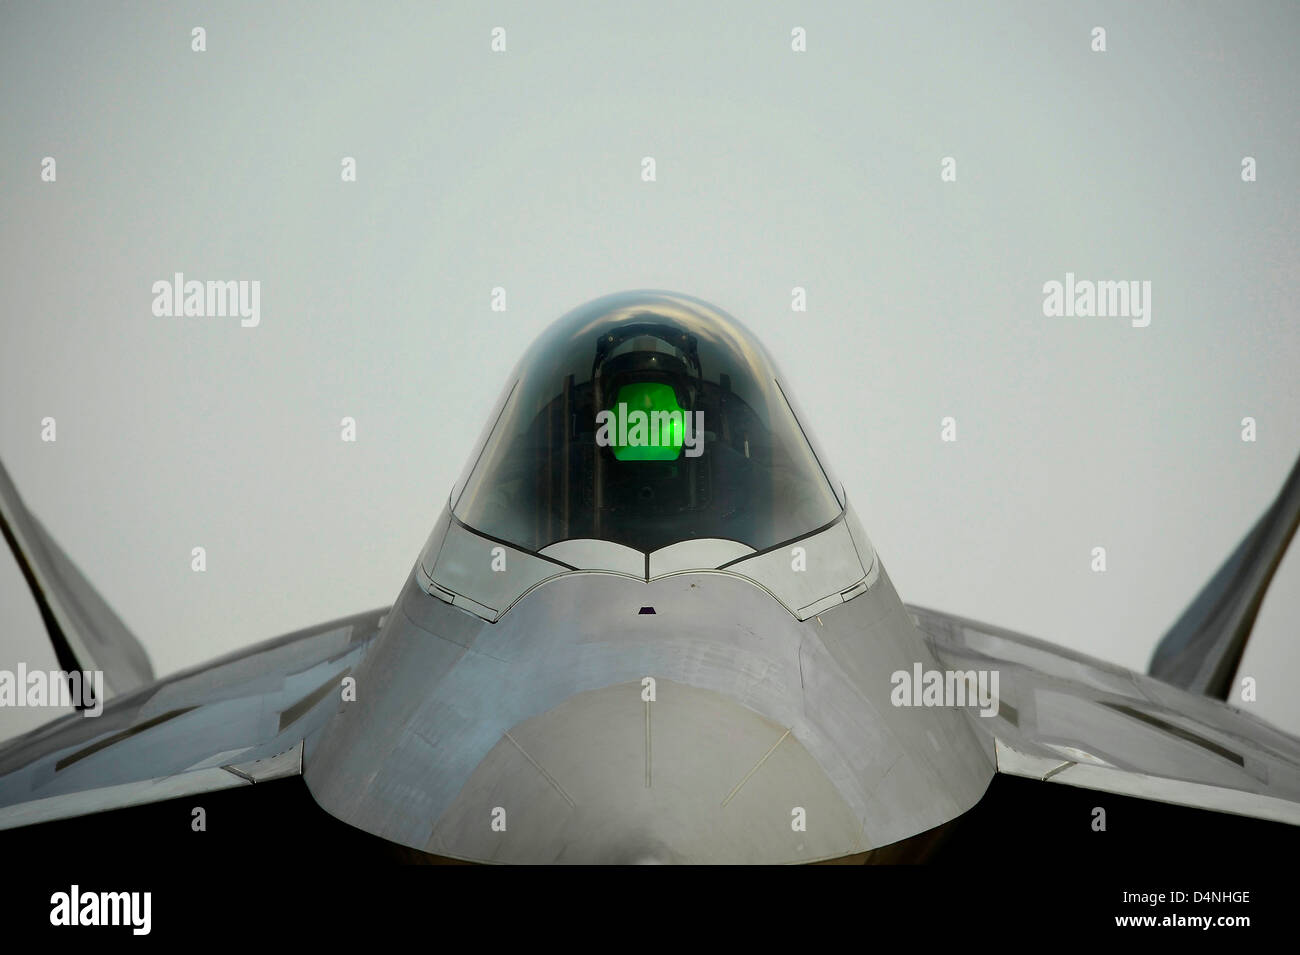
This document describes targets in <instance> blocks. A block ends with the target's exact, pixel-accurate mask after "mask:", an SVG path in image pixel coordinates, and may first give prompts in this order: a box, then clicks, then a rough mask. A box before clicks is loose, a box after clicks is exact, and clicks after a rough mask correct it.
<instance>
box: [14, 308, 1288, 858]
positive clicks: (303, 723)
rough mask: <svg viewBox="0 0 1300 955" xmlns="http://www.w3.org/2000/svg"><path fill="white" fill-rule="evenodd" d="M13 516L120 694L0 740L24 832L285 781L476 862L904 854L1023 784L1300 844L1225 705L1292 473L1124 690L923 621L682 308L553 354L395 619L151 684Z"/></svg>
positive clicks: (475, 470)
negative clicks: (1000, 783) (1165, 809)
mask: <svg viewBox="0 0 1300 955" xmlns="http://www.w3.org/2000/svg"><path fill="white" fill-rule="evenodd" d="M0 503H2V504H3V511H2V514H3V524H4V534H5V539H6V540H7V541H8V543H9V546H10V548H11V549H12V550H13V553H14V556H15V557H16V558H17V561H18V563H19V565H20V567H21V569H22V571H23V573H24V575H25V577H26V579H27V582H28V584H29V586H30V589H31V592H32V595H33V597H34V598H35V600H36V603H37V605H38V607H39V609H40V612H41V616H42V618H43V620H44V623H45V626H46V628H47V630H48V631H49V636H50V639H51V640H52V642H53V644H54V648H55V651H56V655H57V658H58V660H59V664H60V667H61V668H62V669H64V670H67V671H73V670H77V671H92V672H101V673H102V674H103V681H104V688H103V690H102V692H101V696H100V698H99V699H92V700H89V701H85V700H83V701H82V711H81V712H74V713H72V714H69V715H66V716H64V717H62V718H60V719H56V720H54V721H52V722H50V723H48V724H46V725H45V726H42V727H40V728H38V729H36V730H34V731H32V732H29V733H27V734H25V735H23V736H20V737H18V738H16V739H14V740H11V741H9V742H8V743H7V744H5V745H4V746H3V748H0V828H10V827H18V826H26V825H30V824H34V823H39V822H44V821H47V820H55V819H64V818H68V817H72V816H80V815H84V814H89V813H97V812H101V811H105V810H110V809H115V808H118V807H123V806H133V805H137V804H141V803H146V802H150V801H156V800H165V799H170V798H173V797H177V796H191V795H193V794H198V793H207V792H210V791H213V790H217V789H224V788H231V787H255V786H256V785H257V784H259V783H262V782H264V781H266V780H271V779H277V778H281V777H286V776H294V775H301V776H302V778H303V780H305V783H306V787H307V789H308V790H309V791H310V793H311V796H312V798H313V799H314V800H315V801H316V802H317V803H318V804H319V805H320V806H321V807H323V808H324V809H325V810H326V811H327V812H328V813H329V814H330V815H332V816H333V817H335V818H337V819H338V820H341V821H342V822H343V823H346V824H347V825H349V826H352V827H356V828H357V829H360V830H363V831H365V832H367V833H371V834H374V835H376V836H380V837H382V838H383V839H385V840H389V841H390V842H392V843H397V844H400V845H401V846H405V847H408V848H409V849H410V850H413V851H417V852H419V853H427V854H428V855H430V856H431V857H438V858H443V859H453V860H464V861H472V862H484V863H627V862H646V863H803V862H819V861H829V860H846V859H847V860H854V861H880V860H889V861H898V860H902V859H906V858H907V857H908V856H909V853H910V852H911V851H912V850H913V849H915V850H916V851H918V852H919V851H921V850H922V849H923V848H924V847H925V846H926V845H928V844H929V843H930V841H931V838H932V836H933V834H934V833H935V832H936V831H940V830H942V829H943V828H944V827H945V826H947V825H948V824H950V823H952V822H953V821H954V820H957V819H959V818H960V817H962V816H963V814H965V813H967V812H968V811H969V810H971V809H972V807H974V806H976V804H977V803H979V802H980V800H981V798H982V797H984V796H985V794H986V792H988V791H989V789H990V781H991V780H992V779H993V778H994V776H995V774H998V773H1004V774H1012V775H1015V776H1022V777H1029V778H1031V779H1035V780H1040V781H1042V786H1043V787H1044V788H1046V787H1050V786H1054V785H1060V784H1065V785H1067V786H1077V787H1086V788H1088V789H1093V790H1100V791H1102V792H1105V793H1112V794H1123V795H1127V796H1137V797H1142V798H1144V799H1148V800H1157V801H1161V802H1166V803H1174V804H1181V805H1185V806H1193V807H1201V808H1205V809H1211V810H1217V811H1219V812H1223V813H1231V814H1238V815H1242V816H1251V817H1258V818H1262V819H1267V820H1274V821H1278V822H1282V823H1289V824H1291V825H1296V824H1300V740H1297V739H1296V738H1295V737H1293V736H1290V735H1288V734H1286V733H1284V732H1282V731H1280V730H1278V729H1276V728H1274V727H1273V726H1271V725H1269V724H1268V723H1266V722H1264V721H1262V720H1260V719H1258V718H1256V717H1255V716H1253V715H1251V714H1250V713H1249V712H1247V711H1245V710H1244V709H1242V708H1239V707H1236V706H1233V705H1230V704H1229V703H1228V702H1227V700H1228V699H1229V697H1230V696H1231V695H1232V694H1233V693H1234V692H1235V687H1236V684H1235V683H1234V674H1235V672H1236V669H1237V665H1238V663H1239V661H1240V660H1241V657H1242V652H1243V649H1244V647H1245V645H1246V641H1247V638H1248V636H1249V633H1250V630H1251V625H1252V623H1253V621H1254V618H1255V615H1256V612H1257V610H1258V608H1259V605H1260V602H1261V600H1262V597H1263V594H1264V591H1265V589H1266V588H1267V586H1268V583H1269V581H1270V579H1271V577H1272V576H1273V573H1274V571H1275V569H1276V568H1277V565H1278V563H1279V562H1280V560H1281V557H1282V554H1283V552H1284V551H1285V549H1286V547H1287V545H1288V543H1289V541H1290V539H1291V537H1292V536H1293V534H1294V532H1295V530H1296V525H1297V521H1298V520H1300V467H1297V468H1294V469H1293V470H1292V471H1291V473H1290V475H1289V477H1288V478H1287V479H1286V483H1285V485H1284V487H1283V488H1282V490H1281V492H1280V494H1279V495H1278V497H1277V500H1276V502H1275V503H1274V504H1273V505H1272V507H1271V508H1270V509H1269V511H1268V512H1267V513H1266V514H1264V515H1263V516H1262V517H1261V518H1260V520H1259V522H1258V523H1257V524H1256V525H1255V526H1254V528H1253V529H1252V530H1250V531H1249V533H1248V534H1247V535H1246V536H1245V538H1244V539H1243V540H1242V542H1241V544H1240V546H1239V547H1238V548H1237V549H1236V551H1234V552H1233V553H1232V555H1231V556H1230V557H1229V558H1228V559H1227V561H1226V563H1224V565H1223V567H1222V569H1221V570H1220V571H1219V572H1218V573H1217V574H1216V575H1215V576H1214V577H1213V578H1212V579H1211V580H1210V581H1209V582H1208V583H1207V584H1206V586H1205V587H1204V589H1203V590H1202V591H1201V592H1200V594H1199V595H1198V596H1197V597H1196V599H1195V600H1194V601H1193V602H1192V604H1191V606H1190V607H1188V609H1187V611H1186V612H1185V613H1184V614H1183V615H1182V616H1181V618H1180V619H1178V620H1177V621H1176V622H1175V623H1174V624H1173V626H1172V627H1171V629H1170V630H1169V632H1168V633H1167V635H1165V636H1164V638H1163V640H1162V641H1161V642H1160V643H1159V645H1158V647H1157V649H1156V652H1155V656H1154V658H1153V659H1152V662H1151V666H1150V669H1149V672H1148V673H1146V674H1141V673H1135V672H1131V671H1128V670H1126V669H1123V668H1121V667H1118V666H1115V665H1112V664H1110V663H1106V662H1103V661H1101V660H1096V659H1092V658H1090V657H1088V656H1085V655H1083V654H1080V653H1076V652H1073V651H1069V650H1064V649H1061V648H1058V647H1054V646H1052V645H1050V644H1048V643H1045V642H1043V641H1041V640H1037V639H1034V638H1031V637H1027V636H1022V635H1020V634H1017V633H1012V632H1009V631H1007V630H1003V629H1000V628H998V627H994V626H988V625H985V624H982V623H977V622H975V621H972V620H968V619H965V618H962V617H958V616H953V615H951V614H947V613H942V612H939V611H936V610H929V609H923V608H920V607H914V606H909V605H907V604H904V603H903V602H902V600H901V599H900V598H899V595H898V593H897V592H896V590H895V589H894V584H893V582H892V580H891V579H890V576H889V573H888V572H887V570H886V568H885V565H884V562H883V560H882V558H881V555H880V554H879V553H877V551H876V549H875V548H874V547H873V546H872V543H871V540H870V538H869V537H868V536H867V534H866V533H865V531H864V529H863V527H862V525H861V523H860V521H859V520H858V517H857V515H856V514H855V513H854V508H853V505H852V503H851V502H850V499H849V497H848V496H847V494H846V491H845V489H844V487H843V486H842V485H841V484H840V483H839V482H838V481H837V480H836V479H835V476H834V473H833V472H832V470H831V468H830V465H829V463H828V459H827V457H826V455H825V454H824V453H823V451H822V449H821V448H820V447H819V446H818V444H817V442H816V440H815V439H814V437H813V433H812V430H811V429H810V422H809V420H808V418H807V416H806V415H805V414H804V413H803V412H801V411H800V409H799V407H798V405H797V404H796V403H795V401H794V397H793V394H792V392H791V389H790V385H789V383H788V382H787V381H786V379H785V378H784V377H783V376H782V375H781V374H780V372H779V371H778V370H777V367H776V365H775V363H774V362H773V360H772V358H771V357H770V356H769V355H768V353H767V352H766V351H765V350H764V348H763V346H762V345H761V344H760V343H759V342H758V341H757V340H756V339H755V337H754V336H753V335H752V334H750V333H749V332H748V331H747V330H746V329H745V328H744V327H743V326H742V325H741V324H740V323H739V322H738V321H737V320H736V319H734V318H732V317H731V316H729V315H728V314H726V313H725V312H723V311H721V310H720V309H718V308H716V307H714V306H712V305H709V304H707V303H705V302H702V301H699V300H697V299H695V298H691V297H688V296H686V295H680V294H675V293H668V292H628V293H622V294H618V295H612V296H607V297H604V298H600V299H597V300H595V301H593V302H590V303H588V304H586V305H583V306H581V307H579V308H577V309H575V310H574V311H572V312H570V313H569V314H567V315H565V316H564V317H562V318H560V319H559V320H558V321H556V322H555V323H554V324H552V325H551V326H550V327H549V328H548V329H547V330H546V331H545V332H544V333H543V334H542V335H541V336H540V337H539V338H538V339H537V340H536V341H535V342H534V343H533V344H532V346H531V347H530V348H528V350H527V351H526V352H525V353H524V355H523V357H522V358H521V359H520V361H519V363H518V365H517V366H516V367H515V369H514V371H513V372H512V373H511V375H510V377H509V379H508V381H507V382H506V384H505V387H504V389H503V391H502V393H501V397H500V400H499V401H498V403H497V406H496V408H495V409H494V410H493V411H492V413H491V415H490V417H489V419H488V421H487V424H486V427H485V428H484V430H483V432H482V436H481V437H480V439H479V441H478V444H477V446H476V447H475V448H474V449H473V451H472V453H471V454H470V455H469V459H468V462H467V464H466V466H465V468H464V471H463V473H462V475H461V477H460V479H459V480H458V481H457V482H456V484H455V486H454V487H453V488H452V490H451V493H450V495H449V497H448V498H447V501H446V505H445V506H444V507H443V508H442V511H441V515H440V516H439V517H438V518H437V520H436V522H435V523H434V525H433V530H432V533H430V535H429V537H428V541H427V543H426V544H425V545H424V547H423V549H422V550H421V552H420V553H419V555H418V557H417V558H416V560H415V563H414V566H413V567H412V568H411V571H410V574H409V575H408V577H407V578H406V581H405V583H404V584H403V585H402V586H401V589H400V591H399V592H398V594H397V598H396V601H395V603H394V604H393V606H391V607H386V608H382V609H378V610H374V611H370V612H366V613H360V614H358V615H356V616H352V617H348V618H345V619H342V620H335V621H332V622H330V623H327V624H323V625H320V626H315V627H311V628H309V629H306V630H303V631H300V632H297V633H293V634H289V635H287V636H282V637H279V638H277V639H273V640H270V641H268V642H265V643H261V644H258V645H256V646H253V647H251V648H249V649H247V650H244V651H241V652H238V653H236V654H233V655H231V656H227V657H224V658H222V659H220V660H217V661H216V662H214V663H212V664H210V665H207V666H203V667H199V668H197V669H193V670H189V671H186V672H183V673H179V674H175V675H172V676H168V677H165V678H163V679H155V678H154V674H153V672H152V669H151V667H150V664H149V661H148V657H147V655H146V654H145V652H144V650H143V649H142V647H141V644H140V643H139V641H138V640H137V639H136V638H135V637H134V636H133V635H132V634H131V632H130V631H129V630H128V628H127V627H126V626H125V625H124V624H123V623H122V621H121V620H120V619H119V618H118V617H117V616H116V615H115V614H114V612H113V611H112V609H110V607H109V606H108V604H107V603H106V602H105V601H104V600H103V599H102V598H101V597H100V596H99V594H98V593H97V592H96V591H95V590H94V588H93V587H92V586H91V585H90V583H89V582H88V581H87V580H86V578H85V577H84V576H83V575H82V574H81V573H80V572H79V571H78V570H77V569H76V567H75V566H74V564H73V562H72V561H71V560H70V559H69V558H68V557H67V555H66V554H65V553H64V552H63V550H62V549H61V548H60V547H59V546H58V544H56V543H55V542H54V540H53V539H52V538H51V537H50V535H49V534H48V533H47V532H46V531H45V529H44V528H43V527H42V525H41V523H40V522H39V521H38V520H37V518H36V517H35V516H34V515H33V514H31V513H30V512H29V511H28V510H27V508H26V507H25V506H24V505H23V502H22V500H21V498H20V497H19V494H18V491H17V490H16V489H15V487H14V485H13V483H12V482H11V480H10V479H9V476H8V475H7V473H5V472H3V470H0ZM17 690H18V691H21V688H17ZM100 706H102V712H101V713H100V715H98V716H95V717H88V716H87V715H86V713H87V712H89V711H90V710H93V709H96V708H98V707H100ZM1036 791H1037V790H1036ZM249 795H250V797H252V796H253V795H254V793H250V794H249ZM1288 831H1289V830H1288Z"/></svg>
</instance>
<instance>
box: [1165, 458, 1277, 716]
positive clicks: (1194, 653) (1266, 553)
mask: <svg viewBox="0 0 1300 955" xmlns="http://www.w3.org/2000/svg"><path fill="white" fill-rule="evenodd" d="M1297 524H1300V460H1297V461H1296V463H1295V465H1294V466H1293V467H1292V468H1291V473H1290V474H1289V475H1288V476H1287V479H1286V483H1285V484H1283V485H1282V490H1281V491H1280V492H1278V495H1277V498H1276V500H1274V501H1273V504H1272V506H1271V507H1269V509H1268V510H1267V511H1265V512H1264V516H1263V517H1261V518H1260V519H1259V520H1258V521H1256V522H1255V526H1254V527H1252V528H1251V530H1250V533H1249V534H1247V535H1246V536H1245V538H1244V539H1243V540H1242V542H1241V543H1240V544H1238V545H1237V549H1236V550H1234V551H1233V552H1232V555H1231V556H1230V557H1229V558H1228V559H1227V560H1226V561H1224V563H1223V566H1222V567H1220V568H1219V570H1218V572H1217V573H1216V574H1215V575H1214V576H1213V577H1211V578H1210V582H1209V583H1207V584H1206V585H1205V586H1204V587H1203V588H1202V589H1201V592H1200V593H1199V594H1197V595H1196V599H1195V600H1193V601H1192V603H1191V605H1190V606H1189V607H1188V608H1187V609H1186V610H1185V611H1183V615H1182V616H1181V617H1179V618H1178V621H1177V622H1176V623H1175V624H1174V625H1173V626H1172V627H1170V628H1169V632H1168V633H1166V634H1165V635H1164V638H1163V639H1161V641H1160V643H1159V644H1158V645H1157V646H1156V651H1155V654H1154V655H1153V656H1152V657H1151V665H1150V666H1149V667H1148V668H1147V672H1148V673H1149V674H1150V675H1151V676H1153V677H1156V678H1157V679H1160V680H1164V681H1165V682H1166V683H1172V684H1174V685H1175V686H1179V687H1182V688H1183V689H1185V690H1191V691H1192V692H1193V693H1203V694H1204V695H1206V696H1212V697H1215V698H1216V699H1220V700H1226V699H1227V698H1228V692H1229V690H1230V689H1231V687H1232V682H1233V677H1234V676H1235V674H1236V672H1237V665H1238V664H1239V663H1241V655H1242V653H1243V652H1244V651H1245V649H1246V641H1247V640H1248V639H1249V637H1250V630H1251V627H1253V626H1254V624H1255V617H1256V615H1257V614H1258V613H1259V606H1260V604H1261V603H1263V600H1264V591H1266V590H1267V589H1268V585H1269V582H1270V581H1271V580H1272V579H1273V574H1274V572H1275V571H1276V570H1277V566H1278V564H1280V563H1281V562H1282V555H1283V554H1284V553H1286V548H1287V545H1288V544H1289V543H1290V542H1291V538H1292V537H1293V536H1294V535H1295V532H1296V525H1297Z"/></svg>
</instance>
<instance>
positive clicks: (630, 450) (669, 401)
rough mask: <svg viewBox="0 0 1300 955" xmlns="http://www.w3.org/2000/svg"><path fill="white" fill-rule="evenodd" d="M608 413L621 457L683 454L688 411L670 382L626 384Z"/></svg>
mask: <svg viewBox="0 0 1300 955" xmlns="http://www.w3.org/2000/svg"><path fill="white" fill-rule="evenodd" d="M609 414H610V416H611V417H610V420H609V439H610V440H609V444H610V447H612V448H613V450H614V457H616V458H617V459H618V460H620V461H675V460H676V459H677V458H678V457H679V456H680V455H681V453H682V443H683V421H684V420H685V414H686V413H685V412H684V411H683V410H682V406H681V405H679V404H678V403H677V395H676V394H675V393H674V392H673V389H672V386H671V385H665V384H660V383H658V382H651V381H641V382H635V383H633V384H630V385H624V386H623V387H621V388H619V389H618V397H617V398H616V399H615V400H614V407H613V408H611V409H610V412H609Z"/></svg>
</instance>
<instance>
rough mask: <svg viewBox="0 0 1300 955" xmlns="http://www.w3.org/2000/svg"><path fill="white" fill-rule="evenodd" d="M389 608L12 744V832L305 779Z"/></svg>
mask: <svg viewBox="0 0 1300 955" xmlns="http://www.w3.org/2000/svg"><path fill="white" fill-rule="evenodd" d="M387 612H388V609H387V608H385V609H382V610H372V611H369V612H367V613H362V614H358V615H356V616H353V617H347V618H344V619H341V620H335V621H332V622H330V623H325V624H321V625H319V626H315V627H311V628H308V629H306V630H301V631H298V632H296V633H291V634H288V635H286V636H282V637H278V638H276V639H273V640H269V641H267V642H265V643H261V644H258V645H257V646H254V647H252V648H250V649H248V650H243V651H240V652H238V653H236V654H233V655H231V656H228V657H224V658H222V659H219V660H217V661H216V662H214V663H212V664H209V665H206V666H203V667H200V668H197V669H193V670H189V671H186V672H183V673H179V674H176V675H173V676H169V677H167V678H165V679H162V680H158V681H156V682H152V683H149V684H148V685H145V686H142V687H138V688H136V689H134V690H132V691H130V692H128V693H125V694H122V695H119V696H115V697H113V698H112V699H111V700H109V701H108V702H107V703H105V704H104V707H103V712H102V713H101V715H99V716H94V717H92V716H85V715H83V714H82V713H72V714H69V715H68V716H65V717H63V718H62V719H58V720H54V721H52V722H50V723H47V724H46V725H45V726H41V727H38V728H37V729H35V730H33V731H31V732H30V733H26V734H24V735H22V736H19V737H16V738H15V739H13V740H10V741H8V742H6V743H4V744H3V745H0V829H9V828H13V827H15V826H26V825H31V824H33V823H38V822H45V821H48V820H52V819H62V818H67V817H70V816H79V815H83V814H85V813H90V812H98V811H100V810H105V809H116V808H120V807H123V806H133V805H137V804H140V803H147V802H154V801H156V800H161V799H170V798H172V797H174V796H182V795H187V794H190V793H198V792H208V791H211V790H216V789H226V788H229V787H232V786H249V785H253V784H254V783H257V782H262V781H264V780H268V779H276V778H279V777H283V776H293V775H297V774H298V773H300V772H301V771H302V750H303V741H304V739H306V738H307V737H309V736H310V735H311V733H312V732H313V731H314V730H315V729H316V728H317V727H319V726H320V725H321V724H322V723H323V721H324V720H325V719H326V718H327V717H328V716H329V714H331V713H333V712H334V711H335V710H336V709H337V707H338V705H339V703H340V700H341V691H340V687H341V684H342V680H343V679H344V677H346V676H347V675H348V674H349V673H350V672H351V671H352V669H353V668H355V666H356V663H357V661H358V660H359V659H360V657H361V655H362V654H363V653H364V652H365V649H366V647H367V646H368V645H369V643H370V641H371V640H372V638H373V637H374V636H375V634H376V633H377V632H378V631H379V627H380V625H381V624H382V622H383V618H384V616H385V614H386V613H387Z"/></svg>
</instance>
